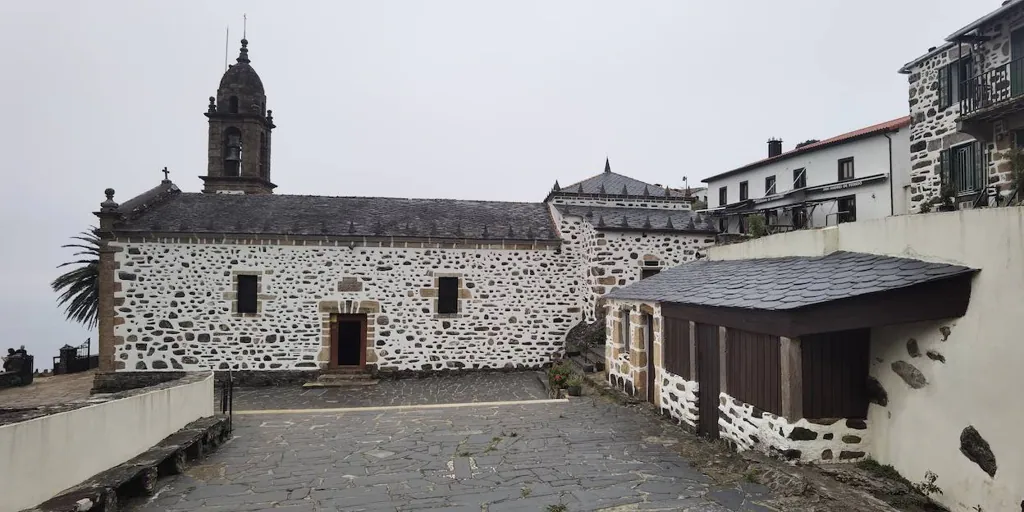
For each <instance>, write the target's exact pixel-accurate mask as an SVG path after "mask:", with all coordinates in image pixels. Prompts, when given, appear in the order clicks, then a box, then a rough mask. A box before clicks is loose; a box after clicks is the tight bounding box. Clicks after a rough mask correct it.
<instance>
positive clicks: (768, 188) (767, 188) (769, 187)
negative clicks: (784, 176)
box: [764, 176, 775, 196]
mask: <svg viewBox="0 0 1024 512" xmlns="http://www.w3.org/2000/svg"><path fill="white" fill-rule="evenodd" d="M774 193H775V176H768V177H767V178H765V179H764V195H766V196H770V195H772V194H774Z"/></svg>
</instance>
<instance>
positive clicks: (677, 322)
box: [607, 251, 977, 461]
mask: <svg viewBox="0 0 1024 512" xmlns="http://www.w3.org/2000/svg"><path fill="white" fill-rule="evenodd" d="M976 272H977V271H976V270H975V269H971V268H967V267H964V266H959V265H950V264H944V263H932V262H926V261H920V260H915V259H907V258H899V257H892V256H883V255H874V254H864V253H852V252H843V251H839V252H834V253H831V254H828V255H826V256H821V257H785V258H765V259H747V260H728V261H698V262H692V263H686V264H683V265H680V266H678V267H675V268H672V269H669V270H666V271H664V272H662V273H660V274H659V275H656V276H653V277H650V278H648V279H645V280H642V281H639V282H637V283H635V284H632V285H630V286H627V287H624V288H621V289H618V290H616V291H614V292H612V293H610V294H609V295H607V299H608V304H609V306H608V308H609V311H608V315H607V317H608V327H609V329H608V333H609V342H608V345H609V347H610V348H609V349H608V358H609V361H608V368H609V369H610V378H611V379H612V382H613V384H616V383H618V384H623V382H616V380H617V379H618V380H623V381H627V382H625V383H624V384H625V385H626V387H627V388H630V389H631V390H632V391H633V392H634V393H635V394H637V395H641V396H646V397H647V398H648V399H649V400H650V401H651V402H654V403H655V404H658V405H660V406H661V407H662V409H663V410H665V411H666V412H668V413H671V414H672V415H673V416H676V417H678V419H680V420H681V421H686V422H687V423H691V424H692V425H693V426H694V427H695V428H696V430H697V431H698V433H700V434H701V435H704V436H707V437H710V438H718V437H725V438H727V439H728V440H730V441H732V442H733V443H735V444H737V445H739V447H741V448H748V449H751V448H759V449H762V450H763V451H767V452H776V451H777V452H781V453H782V454H783V455H787V456H788V457H789V458H801V459H802V460H805V461H806V460H818V459H819V456H820V454H822V453H824V454H825V458H826V459H827V458H828V457H831V456H832V455H833V454H836V455H837V458H840V459H844V460H851V459H859V458H862V457H864V456H865V453H864V451H863V450H857V449H855V448H856V446H852V447H851V446H846V445H842V446H836V447H835V450H833V449H831V448H826V449H821V447H820V446H819V447H818V449H817V450H814V453H816V454H818V455H815V456H807V455H806V454H805V453H802V452H801V450H800V449H799V447H798V445H799V443H798V441H814V442H817V443H820V442H821V441H826V440H828V441H832V440H835V441H836V443H839V442H840V439H843V438H845V439H846V440H847V441H849V440H850V439H857V440H858V441H857V442H856V443H847V444H852V445H856V444H859V443H860V440H862V439H863V438H864V437H865V435H866V434H867V432H864V431H865V430H867V426H866V425H865V424H864V421H865V420H866V418H867V408H868V402H869V400H870V398H871V392H872V390H871V385H870V382H869V378H868V377H869V375H868V370H869V361H870V345H871V329H873V328H875V327H881V326H886V325H893V324H901V323H910V322H920V321H927V320H939V319H946V318H955V317H960V316H963V314H964V313H965V311H966V310H967V306H968V303H969V301H970V293H971V279H972V277H973V275H974V274H975V273H976ZM616 368H619V369H621V371H618V372H617V371H616ZM840 420H845V421H840ZM848 430H855V431H859V432H852V433H851V432H848ZM794 432H796V434H794ZM819 436H820V437H819ZM826 444H827V443H826ZM843 448H849V449H845V450H844V449H843ZM839 454H845V456H844V457H838V455H839Z"/></svg>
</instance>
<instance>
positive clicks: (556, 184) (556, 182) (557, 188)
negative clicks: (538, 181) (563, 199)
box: [551, 180, 562, 192]
mask: <svg viewBox="0 0 1024 512" xmlns="http://www.w3.org/2000/svg"><path fill="white" fill-rule="evenodd" d="M559 190H562V187H560V186H558V180H555V186H553V187H551V191H552V192H558V191H559Z"/></svg>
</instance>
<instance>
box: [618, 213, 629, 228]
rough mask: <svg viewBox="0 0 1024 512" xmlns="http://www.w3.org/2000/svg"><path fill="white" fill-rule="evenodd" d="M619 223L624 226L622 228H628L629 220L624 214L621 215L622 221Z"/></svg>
mask: <svg viewBox="0 0 1024 512" xmlns="http://www.w3.org/2000/svg"><path fill="white" fill-rule="evenodd" d="M619 225H620V226H622V227H624V228H628V227H629V220H628V219H626V216H625V215H623V216H622V223H621V224H619Z"/></svg>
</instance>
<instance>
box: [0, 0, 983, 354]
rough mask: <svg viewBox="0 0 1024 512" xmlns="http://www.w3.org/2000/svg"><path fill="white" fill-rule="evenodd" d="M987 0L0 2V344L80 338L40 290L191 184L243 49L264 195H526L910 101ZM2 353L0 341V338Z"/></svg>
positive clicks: (45, 347) (718, 157)
mask: <svg viewBox="0 0 1024 512" xmlns="http://www.w3.org/2000/svg"><path fill="white" fill-rule="evenodd" d="M998 6H999V2H998V1H997V0H985V1H980V2H965V1H962V0H956V1H954V0H897V1H893V0H861V1H858V2H832V1H821V0H777V1H774V2H764V1H760V0H742V1H731V2H722V1H710V0H704V1H697V0H662V1H629V2H627V1H609V0H600V1H598V0H573V1H567V0H559V1H554V0H544V1H540V0H538V1H530V0H516V1H504V2H495V1H481V0H464V1H454V0H453V1H443V0H432V1H429V2H428V1H411V0H408V1H401V2H399V1H380V0H373V1H371V0H364V1H358V2H356V1H337V0H335V1H321V2H312V1H302V2H280V1H274V2H271V1H263V2H255V1H246V2H241V1H221V0H218V1H216V2H210V1H198V0H190V1H180V0H179V1H174V2H157V1H140V0H121V1H89V2H79V1H71V0H67V1H62V2H55V1H44V0H33V1H14V0H11V1H6V2H0V45H2V48H3V50H2V51H0V115H2V123H0V158H2V160H0V162H2V163H0V165H2V168H3V178H4V179H3V185H2V186H0V218H2V219H3V222H4V224H3V225H4V228H5V229H4V236H5V240H6V243H4V244H3V246H4V249H3V250H2V251H0V272H2V275H3V285H2V290H3V292H2V294H0V339H2V341H0V348H6V346H10V345H17V344H21V343H24V344H26V345H27V347H28V348H29V349H30V351H33V352H34V353H36V355H37V356H39V357H40V358H45V362H43V363H42V364H41V365H40V364H39V363H37V366H44V367H49V364H50V363H49V362H48V361H49V359H48V358H49V356H52V355H56V349H57V347H59V346H61V345H63V344H65V343H71V344H77V343H80V342H82V341H84V340H85V338H87V337H90V336H92V337H93V339H94V340H95V333H93V332H89V331H87V330H85V329H83V328H81V327H79V326H76V325H74V324H71V323H68V322H66V321H65V320H64V319H63V315H62V312H61V311H60V310H59V309H57V307H56V305H55V294H53V293H52V292H51V291H50V289H49V286H48V283H49V282H50V281H51V280H52V279H53V278H54V277H56V276H57V275H58V274H59V273H60V272H59V271H58V270H56V269H55V267H56V266H57V265H58V264H59V263H61V262H63V261H66V260H67V259H69V258H70V257H71V253H70V251H67V250H63V249H61V248H60V245H61V244H62V243H65V242H66V241H67V240H68V237H70V236H72V235H74V234H75V233H77V232H78V231H81V230H83V229H86V228H88V227H89V226H90V225H93V224H95V223H96V220H97V219H96V218H95V217H94V216H93V215H92V213H91V212H93V211H95V210H96V209H97V208H98V205H99V203H100V201H102V200H103V189H104V188H106V187H113V188H115V189H116V190H117V195H116V197H115V199H116V200H118V201H124V200H127V199H129V198H130V197H132V196H133V195H136V194H138V193H140V192H142V191H144V190H146V189H148V188H150V187H152V186H154V185H156V184H157V183H158V182H159V180H160V179H161V178H162V175H161V174H160V172H159V171H160V169H161V168H163V167H164V166H167V167H168V168H169V169H170V170H171V179H172V180H173V181H174V182H175V183H177V184H178V186H179V187H181V188H182V189H183V190H185V191H189V192H197V191H199V190H200V188H201V182H200V180H199V179H198V176H199V175H200V174H203V173H205V171H206V138H207V124H206V118H205V117H203V112H205V111H206V105H207V97H209V96H211V95H214V94H215V92H216V88H217V84H218V82H219V80H220V75H221V74H222V72H223V71H224V43H225V33H224V32H225V27H226V26H227V25H230V27H231V38H230V42H229V45H228V46H229V53H230V60H231V61H232V62H234V58H235V57H236V56H237V55H238V46H239V44H238V40H239V39H240V38H241V35H242V14H243V13H247V14H248V20H249V22H248V39H249V49H250V53H249V55H250V57H251V59H252V65H253V67H254V68H255V69H256V70H257V71H258V72H259V74H260V76H261V77H262V79H263V83H264V85H265V87H266V91H267V98H268V100H267V107H268V108H270V109H272V110H273V111H274V120H275V123H276V124H277V126H278V128H277V129H276V130H275V131H274V145H273V170H272V173H273V174H272V179H273V181H274V182H275V183H277V185H278V189H277V191H278V193H283V194H322V195H373V196H400V197H446V198H462V199H490V200H509V201H540V200H542V199H543V198H544V195H545V194H546V193H547V191H548V190H549V189H550V187H551V185H552V184H553V182H554V181H555V180H556V179H557V180H559V182H560V183H561V184H562V185H567V184H569V183H572V182H574V181H577V180H580V179H583V178H586V177H587V176H590V175H593V174H596V173H598V172H600V171H601V170H602V168H603V165H604V159H605V156H606V155H607V156H608V157H610V158H611V164H612V169H613V170H615V171H616V172H619V173H622V174H626V175H629V176H632V177H635V178H638V179H641V180H644V181H647V182H652V183H663V184H664V183H668V184H670V185H677V186H681V185H682V179H683V177H684V176H686V177H688V178H689V180H690V184H691V185H696V184H698V183H697V182H699V181H700V179H702V178H704V177H706V176H709V175H711V174H715V173H718V172H722V171H725V170H728V169H730V168H733V167H736V166H739V165H742V164H745V163H747V162H750V161H752V160H755V159H758V158H762V157H763V156H765V154H766V152H767V147H766V144H765V142H766V141H767V139H768V138H769V137H781V138H782V139H784V141H785V145H784V147H785V149H787V150H788V149H791V148H792V147H793V145H794V144H796V143H797V142H800V141H802V140H806V139H810V138H816V139H822V138H826V137H829V136H832V135H836V134H838V133H842V132H845V131H849V130H853V129H856V128H859V127H861V126H866V125H869V124H874V123H877V122H881V121H885V120H889V119H893V118H896V117H900V116H904V115H907V111H908V107H907V85H906V77H905V76H903V75H899V74H897V72H896V71H897V69H899V67H900V66H901V65H902V64H904V63H905V62H907V61H909V60H912V59H914V58H916V57H917V56H919V55H921V54H923V53H924V52H925V51H926V50H927V49H928V47H929V46H934V45H937V44H939V43H940V42H941V41H942V39H943V38H944V37H945V36H947V35H948V34H950V33H952V32H953V31H954V30H956V29H957V28H959V27H961V26H963V25H965V24H967V23H969V22H970V21H972V20H974V19H975V18H977V17H979V16H981V15H983V14H985V13H987V12H989V11H991V10H993V9H995V8H996V7H998ZM5 352H6V351H5Z"/></svg>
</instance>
